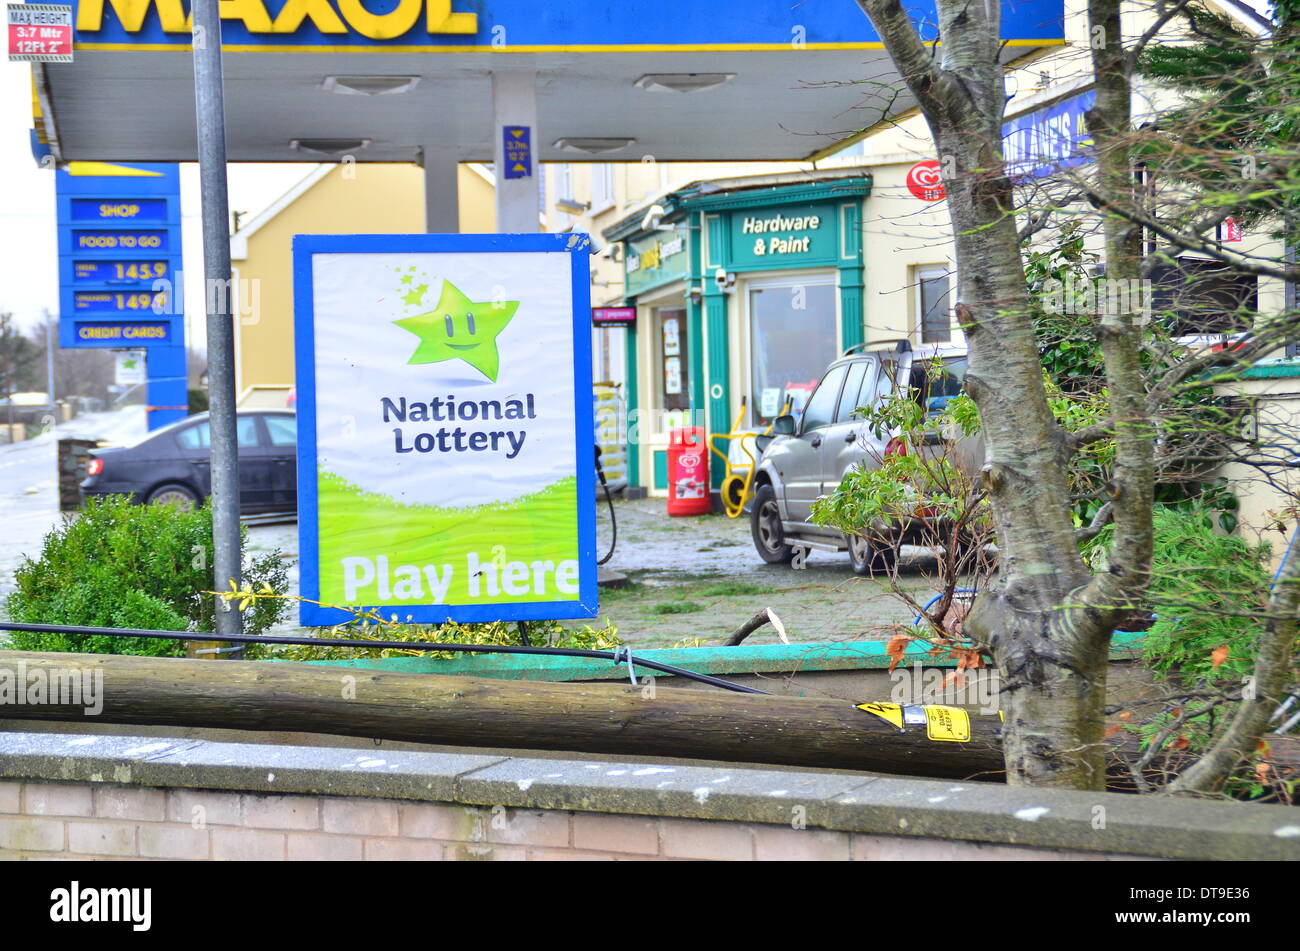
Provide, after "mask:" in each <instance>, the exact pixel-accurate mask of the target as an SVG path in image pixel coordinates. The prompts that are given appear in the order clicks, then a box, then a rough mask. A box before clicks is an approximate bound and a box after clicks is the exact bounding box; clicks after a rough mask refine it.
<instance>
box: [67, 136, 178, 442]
mask: <svg viewBox="0 0 1300 951" xmlns="http://www.w3.org/2000/svg"><path fill="white" fill-rule="evenodd" d="M180 186H181V183H180V167H179V166H178V165H175V164H170V165H137V164H119V163H109V162H72V163H70V164H69V166H68V168H67V169H64V170H60V171H59V172H58V176H57V186H56V195H57V198H56V200H57V202H58V231H59V344H60V345H61V346H64V347H104V348H108V349H115V350H122V349H130V350H136V349H139V348H145V349H147V350H148V353H149V356H148V361H147V367H148V378H147V380H146V381H145V385H146V387H147V390H146V393H145V399H146V402H147V405H148V407H149V410H148V420H149V428H150V429H157V428H158V427H160V426H166V425H167V424H168V423H171V422H175V421H176V420H178V419H182V418H184V416H185V414H186V410H185V406H186V402H187V395H186V363H185V322H184V317H183V314H184V309H183V305H182V301H181V282H182V280H183V274H182V267H181V187H180Z"/></svg>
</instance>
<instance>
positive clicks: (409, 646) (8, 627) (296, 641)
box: [0, 621, 767, 695]
mask: <svg viewBox="0 0 1300 951" xmlns="http://www.w3.org/2000/svg"><path fill="white" fill-rule="evenodd" d="M0 631H35V632H36V633H38V634H90V635H97V636H108V637H152V638H158V639H161V640H173V641H214V642H218V643H225V644H293V645H297V646H304V647H314V646H317V645H319V646H328V647H360V648H370V649H374V650H414V651H453V652H461V653H469V654H539V655H550V656H552V657H591V658H594V659H596V660H612V661H614V662H615V663H623V662H626V661H630V662H631V663H633V664H636V665H638V666H640V667H646V668H649V669H650V670H657V671H659V672H660V673H665V674H676V675H677V676H678V677H685V678H687V679H688V680H697V681H699V682H700V683H702V684H709V685H710V686H713V687H721V688H723V689H724V690H734V691H736V692H737V693H759V694H764V695H766V694H767V691H766V690H758V689H756V688H754V687H746V686H745V685H744V684H737V683H732V682H731V681H730V680H722V679H721V678H719V677H710V676H709V675H708V674H700V673H696V672H695V671H693V670H687V669H686V668H684V667H674V666H673V665H671V664H661V663H659V661H657V660H645V659H643V658H641V657H637V656H636V655H634V654H632V652H631V651H629V650H627V649H626V648H625V649H622V650H618V651H601V650H587V649H585V648H581V647H516V646H512V645H505V644H439V643H435V642H430V641H371V640H364V639H358V638H351V639H350V638H333V637H295V636H291V635H288V634H268V635H255V634H201V633H196V632H191V631H150V630H142V629H139V628H126V627H77V626H74V625H67V624H16V623H13V622H9V621H0ZM3 656H4V655H3V653H0V657H3Z"/></svg>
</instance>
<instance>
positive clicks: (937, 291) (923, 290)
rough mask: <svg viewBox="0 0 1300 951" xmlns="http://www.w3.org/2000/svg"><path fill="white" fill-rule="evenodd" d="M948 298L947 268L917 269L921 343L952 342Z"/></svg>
mask: <svg viewBox="0 0 1300 951" xmlns="http://www.w3.org/2000/svg"><path fill="white" fill-rule="evenodd" d="M948 296H949V295H948V269H947V268H946V267H942V266H939V265H936V266H928V267H919V268H917V269H916V313H917V323H918V324H919V325H920V328H921V343H948V342H949V341H950V340H952V320H951V318H950V317H949V315H948V311H949V309H950V308H949V300H948Z"/></svg>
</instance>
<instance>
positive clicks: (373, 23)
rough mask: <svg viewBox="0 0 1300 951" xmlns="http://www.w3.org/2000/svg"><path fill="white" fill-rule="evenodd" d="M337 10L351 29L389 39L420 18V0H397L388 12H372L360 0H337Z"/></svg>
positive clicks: (379, 38)
mask: <svg viewBox="0 0 1300 951" xmlns="http://www.w3.org/2000/svg"><path fill="white" fill-rule="evenodd" d="M339 12H340V13H342V14H343V16H344V17H345V18H346V19H347V21H348V23H349V24H351V26H352V29H354V30H356V31H357V32H358V33H360V34H361V35H362V36H366V37H369V38H370V39H372V40H391V39H394V38H396V37H399V36H401V35H402V34H403V33H405V32H407V31H408V30H410V29H411V27H413V26H415V21H416V20H418V19H420V0H397V7H396V8H395V9H393V10H392V12H390V13H381V14H374V13H371V12H370V11H369V10H367V9H366V8H365V7H364V6H362V4H361V0H339Z"/></svg>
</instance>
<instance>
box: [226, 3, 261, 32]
mask: <svg viewBox="0 0 1300 951" xmlns="http://www.w3.org/2000/svg"><path fill="white" fill-rule="evenodd" d="M217 10H218V12H219V14H220V16H221V19H223V20H243V21H244V26H246V27H248V32H249V33H270V32H271V16H270V14H268V13H267V12H266V7H264V6H262V0H219V2H218V3H217Z"/></svg>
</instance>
